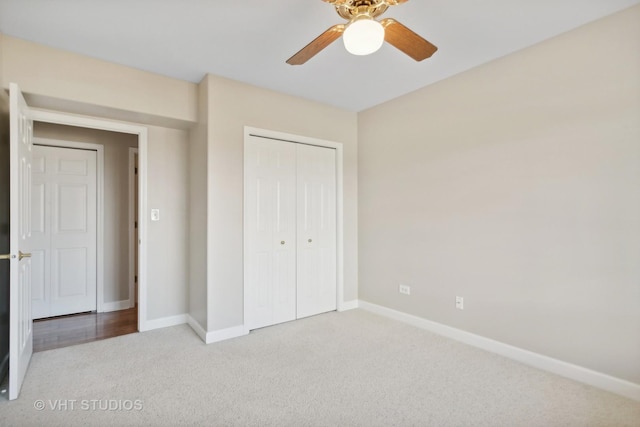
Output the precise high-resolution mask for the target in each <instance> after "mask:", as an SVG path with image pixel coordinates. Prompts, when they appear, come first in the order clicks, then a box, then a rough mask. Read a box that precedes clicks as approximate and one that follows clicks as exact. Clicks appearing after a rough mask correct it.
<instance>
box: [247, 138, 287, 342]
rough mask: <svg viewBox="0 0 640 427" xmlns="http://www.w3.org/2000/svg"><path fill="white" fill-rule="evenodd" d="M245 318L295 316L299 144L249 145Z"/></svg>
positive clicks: (256, 324) (252, 324)
mask: <svg viewBox="0 0 640 427" xmlns="http://www.w3.org/2000/svg"><path fill="white" fill-rule="evenodd" d="M245 150H246V151H245V225H244V229H245V233H246V235H245V246H246V247H245V266H246V268H245V310H246V311H247V312H246V313H245V323H246V326H248V328H249V329H256V328H261V327H264V326H269V325H274V324H277V323H282V322H287V321H289V320H294V319H295V318H296V144H291V143H287V142H283V141H276V140H265V139H264V138H259V137H253V136H252V137H251V138H250V140H249V141H248V142H247V144H246V145H245Z"/></svg>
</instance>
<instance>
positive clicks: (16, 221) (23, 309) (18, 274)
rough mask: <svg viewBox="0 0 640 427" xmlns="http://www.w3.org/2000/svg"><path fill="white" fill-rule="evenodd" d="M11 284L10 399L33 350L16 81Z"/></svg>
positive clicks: (27, 185)
mask: <svg viewBox="0 0 640 427" xmlns="http://www.w3.org/2000/svg"><path fill="white" fill-rule="evenodd" d="M9 98H10V99H9V104H10V113H9V122H10V138H9V145H10V154H9V161H10V167H9V173H10V189H9V193H10V196H9V197H10V201H11V202H10V204H11V207H10V214H9V217H10V239H11V241H10V256H9V257H10V263H11V266H10V284H9V294H10V296H9V312H10V314H9V399H10V400H13V399H16V398H17V397H18V394H19V393H20V388H21V387H22V381H23V380H24V376H25V374H26V372H27V368H28V366H29V362H30V361H31V354H32V353H33V319H32V317H31V259H30V257H31V253H30V249H31V248H30V238H31V154H32V151H33V144H32V136H33V122H32V121H31V120H30V119H29V117H28V107H27V103H26V102H25V100H24V97H23V96H22V92H20V88H18V85H16V84H15V83H11V84H10V86H9Z"/></svg>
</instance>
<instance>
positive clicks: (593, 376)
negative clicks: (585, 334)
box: [359, 300, 640, 401]
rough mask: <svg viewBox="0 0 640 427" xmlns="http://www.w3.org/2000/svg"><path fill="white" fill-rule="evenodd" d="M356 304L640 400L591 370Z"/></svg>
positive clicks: (632, 389) (636, 392)
mask: <svg viewBox="0 0 640 427" xmlns="http://www.w3.org/2000/svg"><path fill="white" fill-rule="evenodd" d="M359 305H360V308H362V309H363V310H367V311H370V312H372V313H376V314H379V315H382V316H385V317H389V318H391V319H394V320H399V321H401V322H404V323H408V324H410V325H413V326H416V327H418V328H421V329H426V330H428V331H431V332H434V333H436V334H438V335H443V336H445V337H447V338H451V339H454V340H456V341H460V342H463V343H465V344H469V345H472V346H474V347H477V348H481V349H483V350H486V351H490V352H492V353H496V354H499V355H501V356H504V357H508V358H509V359H513V360H516V361H518V362H521V363H524V364H525V365H529V366H533V367H535V368H538V369H541V370H544V371H548V372H552V373H554V374H557V375H561V376H563V377H567V378H570V379H572V380H575V381H578V382H581V383H584V384H588V385H590V386H593V387H597V388H600V389H603V390H607V391H610V392H612V393H616V394H619V395H622V396H625V397H628V398H630V399H633V400H637V401H640V384H634V383H632V382H629V381H625V380H622V379H620V378H615V377H612V376H610V375H607V374H603V373H601V372H597V371H592V370H591V369H587V368H584V367H582V366H578V365H574V364H571V363H567V362H563V361H562V360H558V359H554V358H552V357H548V356H544V355H542V354H538V353H534V352H532V351H529V350H525V349H522V348H519V347H514V346H512V345H509V344H505V343H502V342H500V341H495V340H492V339H489V338H485V337H483V336H480V335H476V334H472V333H470V332H466V331H463V330H461V329H456V328H452V327H451V326H446V325H443V324H441V323H437V322H433V321H431V320H427V319H423V318H422V317H417V316H413V315H411V314H407V313H402V312H400V311H396V310H393V309H391V308H387V307H383V306H380V305H377V304H372V303H369V302H366V301H362V300H360V301H359Z"/></svg>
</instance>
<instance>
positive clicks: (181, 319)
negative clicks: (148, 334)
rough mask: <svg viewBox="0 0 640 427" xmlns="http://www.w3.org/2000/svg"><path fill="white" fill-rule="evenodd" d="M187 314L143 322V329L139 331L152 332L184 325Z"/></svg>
mask: <svg viewBox="0 0 640 427" xmlns="http://www.w3.org/2000/svg"><path fill="white" fill-rule="evenodd" d="M187 317H188V314H177V315H175V316H167V317H161V318H160V319H152V320H147V321H146V322H144V327H145V329H139V331H140V332H145V331H152V330H154V329H161V328H168V327H170V326H177V325H184V324H185V323H187Z"/></svg>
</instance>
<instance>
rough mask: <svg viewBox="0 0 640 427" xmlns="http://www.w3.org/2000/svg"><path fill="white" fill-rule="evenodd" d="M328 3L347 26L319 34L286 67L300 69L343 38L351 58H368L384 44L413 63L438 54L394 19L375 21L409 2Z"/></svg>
mask: <svg viewBox="0 0 640 427" xmlns="http://www.w3.org/2000/svg"><path fill="white" fill-rule="evenodd" d="M323 1H325V2H327V3H331V4H332V5H333V6H335V8H336V12H338V15H340V16H341V17H342V18H344V19H346V20H348V21H349V22H347V23H346V24H338V25H334V26H333V27H331V28H329V29H328V30H327V31H325V32H324V33H322V34H320V35H319V36H318V37H317V38H316V39H315V40H313V41H312V42H311V43H309V44H308V45H306V46H305V47H304V48H302V49H301V50H300V51H299V52H298V53H296V54H295V55H293V56H292V57H291V58H289V59H287V64H291V65H302V64H304V63H305V62H307V61H308V60H309V59H311V58H313V57H314V56H315V55H317V54H318V53H319V52H320V51H321V50H322V49H324V48H325V47H327V46H329V45H330V44H331V43H333V42H334V41H336V40H337V39H338V38H339V37H340V36H343V37H342V38H343V40H344V44H345V48H346V49H347V51H349V52H350V53H352V54H354V55H368V54H370V53H373V52H375V51H377V50H378V49H380V47H381V46H382V44H383V42H385V41H386V42H388V43H389V44H391V45H392V46H394V47H396V48H397V49H399V50H401V51H402V52H404V53H406V54H407V55H409V56H410V57H412V58H413V59H415V60H416V61H422V60H423V59H427V58H429V57H430V56H431V55H433V54H434V53H435V51H436V50H438V48H437V47H435V46H434V45H433V44H431V43H429V42H428V41H427V40H425V39H423V38H422V37H420V36H419V35H418V34H416V33H414V32H413V31H411V30H410V29H409V28H407V27H405V26H404V25H402V24H401V23H399V22H398V21H396V20H395V19H393V18H386V19H382V20H380V21H377V20H376V18H377V17H379V16H380V15H382V14H383V13H384V12H385V11H386V10H387V9H388V8H389V6H396V5H399V4H401V3H405V2H407V1H408V0H323Z"/></svg>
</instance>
